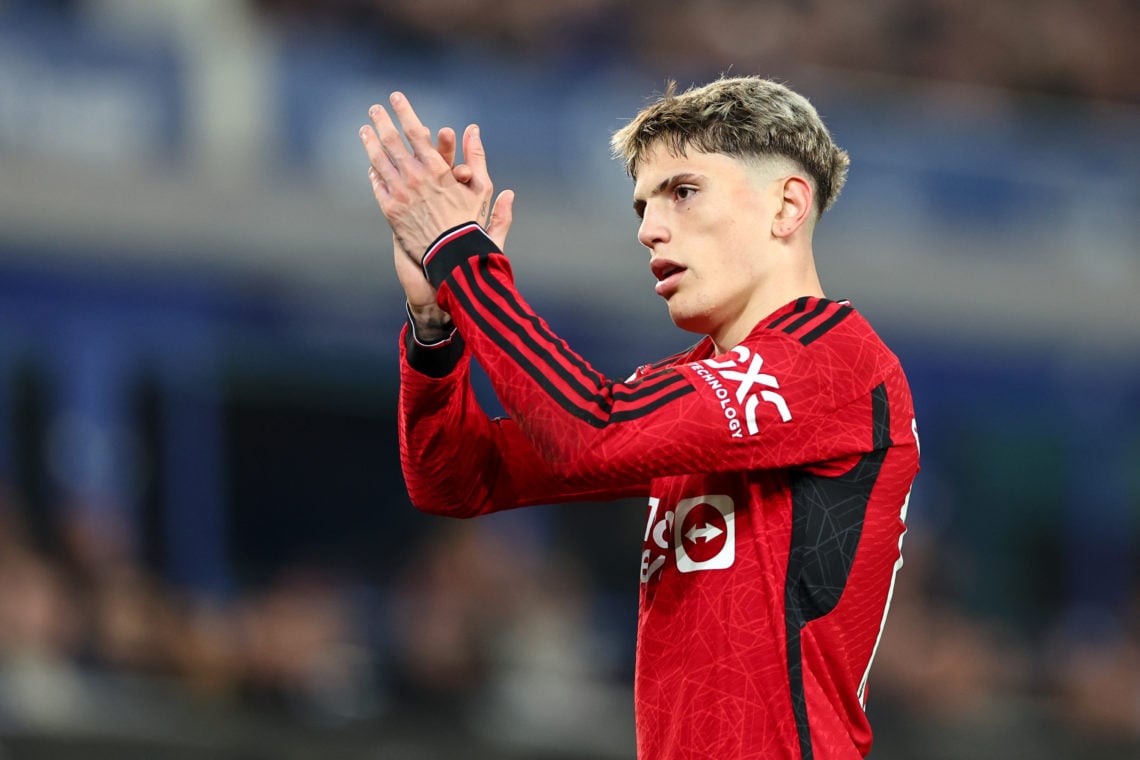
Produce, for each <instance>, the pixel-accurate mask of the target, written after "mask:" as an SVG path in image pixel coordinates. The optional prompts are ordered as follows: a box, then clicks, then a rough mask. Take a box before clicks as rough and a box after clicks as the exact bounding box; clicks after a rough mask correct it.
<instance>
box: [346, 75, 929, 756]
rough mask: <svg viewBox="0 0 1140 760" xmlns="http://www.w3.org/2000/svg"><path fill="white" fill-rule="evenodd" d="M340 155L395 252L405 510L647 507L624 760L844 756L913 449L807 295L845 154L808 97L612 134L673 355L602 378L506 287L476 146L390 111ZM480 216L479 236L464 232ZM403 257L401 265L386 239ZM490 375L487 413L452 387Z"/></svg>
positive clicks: (893, 370) (879, 347)
mask: <svg viewBox="0 0 1140 760" xmlns="http://www.w3.org/2000/svg"><path fill="white" fill-rule="evenodd" d="M391 105H392V108H393V110H394V111H395V114H396V116H397V117H398V119H399V122H400V124H401V125H402V127H403V131H404V133H405V135H406V136H407V138H408V142H409V144H410V145H411V151H409V150H408V149H407V148H406V147H405V145H404V143H403V141H402V140H401V138H400V134H399V131H398V129H397V127H396V125H395V124H394V123H393V121H392V120H391V118H390V117H389V115H388V113H387V111H386V110H385V109H384V108H381V107H379V106H373V108H372V109H371V110H370V115H371V118H372V126H370V127H365V128H363V129H362V130H361V139H362V141H363V143H364V146H365V148H366V150H367V152H368V155H369V159H370V161H371V164H372V168H371V170H370V177H371V180H372V185H373V190H374V192H375V195H376V198H377V201H378V202H379V204H380V208H381V209H382V211H383V212H384V215H385V216H386V217H387V219H388V221H389V223H390V224H391V226H392V229H393V231H394V234H395V236H396V238H397V241H398V247H397V252H396V267H397V272H398V274H399V277H400V280H401V283H402V284H403V285H404V288H405V291H406V292H407V296H408V313H409V317H410V325H409V327H408V328H407V329H406V330H405V333H404V340H403V349H402V350H403V355H404V361H403V363H402V369H401V379H402V384H401V394H400V431H399V432H400V445H401V461H402V464H403V467H404V473H405V476H406V479H407V484H408V490H409V493H410V494H411V498H412V501H413V502H414V503H415V504H416V506H417V507H419V508H420V509H424V510H427V511H431V512H435V513H439V514H445V515H452V516H456V517H468V516H472V515H478V514H484V513H488V512H493V511H497V510H502V509H510V508H513V507H518V506H524V505H529V504H547V503H552V502H558V501H570V500H573V501H580V500H584V499H606V498H615V497H621V496H629V495H633V494H641V495H644V496H646V497H647V498H648V502H649V506H648V520H647V523H646V528H645V536H644V552H643V554H642V558H641V582H642V586H641V606H640V613H639V626H638V641H637V676H636V713H637V737H638V738H637V744H638V756H639V757H641V758H643V759H644V760H659V759H665V758H668V759H670V760H672V759H676V758H708V759H710V760H711V759H715V760H742V759H744V758H765V759H766V760H768V759H771V758H796V759H797V760H800V759H804V758H815V759H816V760H832V759H835V758H857V757H861V756H863V755H866V753H867V752H868V751H869V749H870V746H871V731H870V728H869V726H868V723H867V719H866V717H865V715H864V711H863V707H864V700H865V693H866V685H867V674H868V671H869V669H870V666H871V661H872V659H873V657H874V653H875V649H876V647H877V645H878V641H879V636H880V632H881V630H882V624H883V622H884V620H885V616H886V612H887V608H888V606H889V604H890V597H891V592H892V588H893V584H894V577H895V572H896V571H897V570H898V568H899V567H900V566H901V565H902V559H901V555H900V551H901V546H902V539H903V534H904V532H905V529H906V528H905V518H906V509H907V501H908V498H909V492H910V486H911V482H912V480H913V478H914V476H915V473H916V472H917V470H918V440H917V433H916V428H915V422H914V415H913V408H912V404H911V398H910V391H909V389H908V386H907V381H906V378H905V377H904V375H903V371H902V369H901V367H900V366H899V362H898V360H897V359H896V357H895V356H894V355H893V354H892V353H891V352H890V351H889V350H888V349H887V348H886V347H885V346H884V345H883V343H882V342H881V340H880V339H879V338H878V336H877V335H876V334H875V332H874V331H873V330H872V329H871V327H870V326H869V325H868V324H867V322H866V321H865V320H864V319H863V317H862V316H860V314H859V313H858V312H856V311H855V309H854V308H853V307H852V306H851V305H850V304H849V303H847V302H845V301H832V300H828V299H827V298H825V297H824V295H823V291H822V289H821V287H820V283H819V279H818V277H817V275H816V271H815V265H814V261H813V254H812V231H813V229H814V227H815V224H816V222H817V220H818V219H819V216H820V214H822V213H823V211H825V210H826V209H827V208H828V207H829V206H830V204H831V203H832V202H833V201H834V200H835V197H836V195H837V194H838V193H839V191H840V189H841V188H842V186H843V182H844V178H845V174H846V169H847V163H848V162H847V156H846V154H845V153H844V152H843V151H841V150H840V149H839V148H837V147H836V146H835V145H834V143H833V142H832V140H831V136H830V135H829V133H828V131H827V130H826V128H825V127H824V126H823V124H822V122H821V121H820V119H819V116H818V115H817V113H816V112H815V110H814V108H812V106H811V105H810V104H809V103H808V102H807V101H806V100H805V99H804V98H802V97H801V96H799V95H797V94H795V93H794V92H792V91H790V90H788V89H787V88H785V87H783V86H781V85H779V84H776V83H773V82H770V81H767V80H763V79H759V78H734V79H721V80H718V81H716V82H713V83H711V84H709V85H707V86H704V87H701V88H697V89H692V90H689V91H688V92H685V93H683V94H680V95H676V94H674V93H673V92H672V88H670V91H669V92H667V93H666V94H665V95H664V96H663V97H662V98H660V99H659V100H658V101H657V102H655V103H653V104H652V105H650V106H648V107H647V108H646V109H644V110H643V111H642V112H641V113H640V114H639V115H638V116H637V117H636V118H635V119H634V120H633V121H632V122H631V123H630V124H629V125H628V126H626V127H625V128H623V129H622V130H620V131H619V132H618V133H617V134H616V135H615V136H614V140H613V146H614V148H615V152H616V154H617V155H618V156H620V157H621V158H622V159H623V160H624V161H625V164H626V167H627V169H628V171H629V173H630V175H631V176H632V177H633V179H634V183H635V184H634V192H633V198H634V208H635V210H636V211H637V214H638V216H639V217H640V218H641V227H640V230H639V232H638V238H639V240H640V241H641V242H642V244H644V245H645V247H646V248H648V249H649V252H650V257H649V266H650V269H651V270H652V272H653V274H654V275H655V277H656V278H657V281H658V282H657V285H656V290H657V293H658V294H659V295H660V296H661V297H662V298H664V299H665V301H666V303H667V304H668V308H669V314H670V316H671V317H672V319H673V321H674V322H675V323H676V324H677V325H679V326H680V327H682V328H684V329H686V330H691V331H693V332H697V333H702V334H704V336H705V337H704V338H703V339H702V340H701V341H700V342H699V343H697V344H696V345H695V346H694V347H693V348H692V349H690V350H689V351H687V352H684V353H682V354H680V355H678V356H674V357H671V358H669V359H666V360H664V361H661V362H659V363H657V364H654V365H647V366H644V367H641V368H640V369H638V370H637V372H636V373H634V375H633V376H632V377H631V378H629V379H628V380H625V381H615V380H609V379H607V378H605V377H603V376H602V375H601V374H600V373H598V372H597V371H596V370H595V369H593V368H592V367H591V366H590V365H589V364H588V363H587V362H586V361H585V360H583V359H582V358H581V357H579V356H578V355H577V354H575V353H573V352H572V351H571V350H570V348H569V347H568V346H567V345H566V344H565V343H564V342H562V341H561V340H559V339H558V338H557V336H555V335H554V334H553V333H552V332H551V330H550V328H549V327H548V326H547V324H546V323H545V322H544V321H543V320H542V319H540V318H539V317H538V316H537V315H535V314H534V312H533V311H532V310H531V308H530V307H529V306H528V304H527V303H526V301H524V300H523V298H522V297H521V296H520V295H519V293H518V291H517V290H516V289H515V286H514V282H513V279H512V275H511V268H510V264H509V263H508V260H507V259H506V257H505V256H503V254H502V253H501V250H500V249H501V244H502V241H503V238H504V237H505V235H506V230H507V228H508V227H509V225H510V220H511V206H512V201H513V195H512V194H511V193H510V192H509V191H506V192H504V193H503V194H502V195H500V197H499V199H498V201H497V202H496V204H495V209H494V210H493V212H492V214H491V215H490V218H489V220H488V215H487V204H488V203H489V201H490V198H491V194H492V188H491V181H490V177H489V176H488V173H487V167H486V161H485V157H484V154H483V150H482V145H481V143H480V141H479V136H478V130H477V128H474V127H469V128H468V130H467V132H466V133H465V135H464V149H465V150H464V153H465V156H466V158H467V162H468V163H467V164H466V165H461V166H458V167H454V168H453V167H452V166H451V163H452V161H451V158H452V156H453V155H454V148H455V136H454V133H452V132H450V131H449V130H444V131H441V133H440V135H439V146H438V148H437V147H435V146H433V145H432V140H431V132H430V131H429V130H428V129H427V128H425V127H424V126H423V125H421V124H420V122H419V120H418V118H417V117H416V115H415V112H414V111H413V110H412V108H411V106H410V105H409V103H408V101H407V99H406V98H404V97H403V96H402V95H401V94H399V93H395V94H393V96H392V98H391ZM484 220H488V221H487V227H486V230H484V228H483V227H481V226H480V223H481V222H483V221H484ZM400 249H402V251H401V250H400ZM471 356H475V357H476V358H478V360H479V362H480V363H481V364H482V365H483V366H484V368H486V370H487V372H488V375H489V376H490V378H491V382H492V384H493V385H494V388H495V390H496V392H497V393H498V395H499V398H500V400H501V401H502V403H503V404H504V406H505V408H506V409H507V410H508V412H509V414H510V418H509V419H496V420H491V419H488V418H487V416H486V415H485V414H484V413H483V412H482V411H481V410H480V408H479V407H478V405H477V403H476V402H475V400H474V398H473V395H472V391H471V388H470V385H469V383H468V363H469V358H470V357H471Z"/></svg>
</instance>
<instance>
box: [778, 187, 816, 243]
mask: <svg viewBox="0 0 1140 760" xmlns="http://www.w3.org/2000/svg"><path fill="white" fill-rule="evenodd" d="M813 197H814V193H813V192H812V188H811V183H809V182H808V181H807V180H806V179H804V178H803V177H800V176H797V175H795V174H793V175H791V176H790V177H786V178H784V180H783V181H782V182H781V184H780V208H779V210H778V211H777V212H776V217H775V219H773V220H772V234H773V235H774V236H776V237H778V238H786V237H790V236H791V235H792V233H793V232H795V231H796V230H798V229H799V228H800V227H802V226H803V224H804V222H806V221H807V220H808V218H809V217H810V216H811V210H812V198H813Z"/></svg>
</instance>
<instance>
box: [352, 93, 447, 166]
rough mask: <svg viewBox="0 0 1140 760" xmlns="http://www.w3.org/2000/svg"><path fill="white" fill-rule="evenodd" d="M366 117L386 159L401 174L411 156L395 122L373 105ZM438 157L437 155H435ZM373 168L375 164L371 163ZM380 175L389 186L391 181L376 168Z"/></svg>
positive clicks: (380, 108) (386, 113)
mask: <svg viewBox="0 0 1140 760" xmlns="http://www.w3.org/2000/svg"><path fill="white" fill-rule="evenodd" d="M368 116H369V117H370V118H371V119H372V126H373V128H374V129H375V130H376V136H377V137H378V138H379V140H380V145H381V147H382V148H383V150H384V152H385V153H387V154H388V159H389V161H390V162H391V163H392V165H393V166H395V167H396V168H397V169H400V171H401V173H404V172H405V170H404V169H403V168H402V167H406V166H408V164H409V163H410V162H411V161H412V159H413V156H412V154H411V151H409V150H408V146H407V145H405V144H404V139H403V138H402V137H401V136H400V130H399V129H397V128H396V124H395V122H393V121H392V117H391V116H389V115H388V111H387V110H385V109H384V108H383V107H382V106H379V105H374V106H372V107H371V108H369V109H368ZM437 155H438V154H437ZM373 166H376V163H375V162H373ZM376 169H377V171H379V172H380V175H381V176H382V177H384V179H385V180H386V181H387V182H388V183H389V184H391V182H392V180H391V179H389V177H388V175H387V174H385V173H384V169H382V168H381V167H380V166H376Z"/></svg>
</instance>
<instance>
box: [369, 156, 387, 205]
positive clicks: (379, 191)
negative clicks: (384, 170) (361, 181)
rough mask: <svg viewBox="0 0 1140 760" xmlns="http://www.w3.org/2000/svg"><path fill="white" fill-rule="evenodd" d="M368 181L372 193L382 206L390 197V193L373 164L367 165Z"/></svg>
mask: <svg viewBox="0 0 1140 760" xmlns="http://www.w3.org/2000/svg"><path fill="white" fill-rule="evenodd" d="M368 181H369V182H370V183H372V195H374V196H375V197H376V202H377V203H379V204H380V207H381V208H383V207H384V203H385V202H386V201H387V200H388V198H390V197H391V193H389V192H388V185H386V184H385V183H384V180H383V179H382V178H381V177H380V173H379V172H378V171H376V167H374V166H369V167H368Z"/></svg>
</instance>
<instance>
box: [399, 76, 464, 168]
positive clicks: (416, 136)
mask: <svg viewBox="0 0 1140 760" xmlns="http://www.w3.org/2000/svg"><path fill="white" fill-rule="evenodd" d="M388 100H389V101H390V102H391V103H392V110H393V111H395V112H396V118H397V119H398V120H399V122H400V127H401V128H402V129H403V130H404V134H405V135H406V136H407V138H408V144H409V145H411V146H412V152H413V154H414V155H415V157H416V158H418V159H419V160H420V162H421V163H423V164H425V165H432V164H435V163H437V162H440V161H442V160H443V159H442V157H441V155H440V152H439V151H437V150H436V149H435V146H434V145H432V144H431V130H430V129H428V128H427V127H425V126H424V125H423V122H421V121H420V117H419V116H417V115H416V111H415V109H414V108H412V104H411V103H410V102H408V99H407V98H406V97H405V96H404V94H403V93H402V92H393V93H392V94H391V95H390V96H389V98H388ZM447 166H448V168H451V161H447ZM433 168H439V167H437V166H435V167H433Z"/></svg>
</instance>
